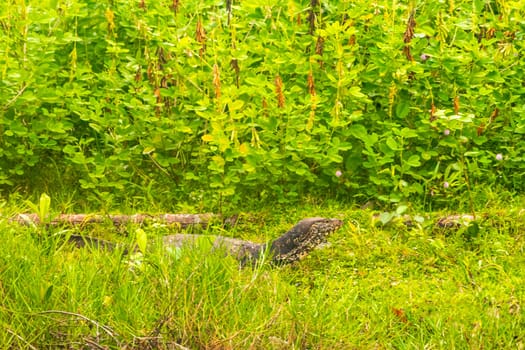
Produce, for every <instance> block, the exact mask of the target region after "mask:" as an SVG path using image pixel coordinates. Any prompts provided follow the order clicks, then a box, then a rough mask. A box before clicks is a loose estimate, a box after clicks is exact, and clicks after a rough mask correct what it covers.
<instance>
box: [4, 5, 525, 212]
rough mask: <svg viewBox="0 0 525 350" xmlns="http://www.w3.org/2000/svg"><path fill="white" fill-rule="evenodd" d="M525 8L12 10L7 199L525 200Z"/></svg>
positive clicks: (8, 14)
mask: <svg viewBox="0 0 525 350" xmlns="http://www.w3.org/2000/svg"><path fill="white" fill-rule="evenodd" d="M524 15H525V11H524V9H523V6H521V8H520V7H519V6H516V2H507V1H490V0H489V1H473V2H472V1H461V0H459V1H441V2H423V3H421V5H419V6H417V7H413V6H411V5H406V4H401V3H397V2H395V1H394V2H390V1H389V2H386V1H385V2H383V1H379V2H374V3H370V2H369V1H364V0H360V1H352V2H319V1H317V0H311V1H310V2H309V3H307V2H304V1H303V2H299V1H288V2H286V3H282V4H276V5H271V4H270V3H269V2H267V1H259V0H257V1H241V2H234V1H231V0H227V1H225V2H223V1H214V2H212V1H195V0H191V1H177V0H174V1H166V0H160V1H147V0H137V1H121V0H106V1H98V0H97V1H95V0H83V1H79V0H71V1H59V0H42V1H40V2H38V3H37V2H32V3H31V4H28V2H25V1H23V0H10V1H6V2H4V3H2V4H0V26H1V40H0V67H1V73H0V74H2V80H1V83H0V108H1V112H0V113H2V118H1V119H0V129H1V133H0V184H1V185H2V186H3V188H4V189H7V190H11V189H12V188H14V187H15V186H17V187H19V186H25V188H27V189H29V190H35V189H37V190H38V189H39V188H40V187H41V186H50V184H55V185H56V184H58V185H59V186H65V187H71V186H74V185H75V184H77V183H78V184H80V186H81V188H82V189H83V193H87V194H89V195H92V196H96V197H99V198H100V197H109V198H111V197H113V196H117V195H116V193H119V192H120V193H122V194H123V195H136V194H141V193H143V192H144V191H147V192H148V193H149V194H152V195H153V196H161V195H164V193H166V191H169V193H170V194H171V196H174V197H180V198H185V199H192V200H199V199H200V198H202V196H205V197H206V198H215V199H219V198H221V199H224V200H228V201H231V202H233V203H235V202H238V201H240V200H242V199H243V198H246V197H247V196H250V197H260V198H262V199H265V198H268V199H269V198H272V199H273V198H277V199H279V200H281V201H286V200H293V199H294V198H296V197H297V196H303V195H305V194H308V193H310V194H319V193H325V194H330V195H338V196H341V197H343V196H344V197H348V198H350V197H355V198H357V199H362V200H365V199H368V198H378V199H379V200H382V201H385V202H397V201H400V200H405V199H407V198H416V197H419V198H423V197H427V196H428V197H429V198H430V197H432V196H433V198H443V196H446V195H447V194H454V193H461V192H464V191H465V190H466V189H467V187H468V186H471V187H474V186H476V185H478V186H479V185H481V186H487V185H494V184H501V185H503V186H507V187H508V188H510V189H522V188H523V185H524V183H525V179H524V173H525V162H524V161H523V160H524V159H523V154H524V151H525V139H524V138H523V134H524V133H525V118H524V117H523V114H524V113H525V103H524V102H523V95H524V92H525V87H524V84H523V81H524V78H525V72H524V65H525V61H524V60H523V39H524V38H523V36H524V32H523V30H524V24H525V22H524V21H523V18H525V16H524Z"/></svg>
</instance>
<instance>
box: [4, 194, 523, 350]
mask: <svg viewBox="0 0 525 350" xmlns="http://www.w3.org/2000/svg"><path fill="white" fill-rule="evenodd" d="M4 210H6V211H5V212H9V211H10V210H9V209H6V208H4ZM5 212H4V213H5ZM312 212H315V215H324V216H336V215H337V216H339V217H342V218H343V219H344V220H345V222H346V225H345V226H344V227H343V228H342V229H341V230H339V231H338V232H337V233H336V234H335V235H334V236H333V237H331V239H330V242H331V246H329V247H325V248H324V249H321V250H317V251H315V252H314V253H313V254H311V255H310V256H308V257H307V258H306V259H305V260H303V261H301V262H300V263H298V264H296V265H293V266H288V267H282V268H272V267H270V266H268V265H267V264H264V263H263V264H260V265H258V266H257V267H255V268H253V269H252V268H245V269H241V268H240V267H239V264H238V262H237V261H236V260H234V259H233V258H229V257H225V256H224V255H223V253H221V252H212V251H210V250H209V249H208V248H207V247H205V246H204V245H203V246H198V247H196V248H194V249H183V250H173V251H169V252H167V251H166V250H164V249H163V248H162V247H160V246H159V245H157V244H155V243H154V242H155V241H157V239H158V238H159V237H160V235H162V234H165V233H166V232H167V231H168V229H167V228H158V227H153V226H150V227H147V226H146V227H144V228H143V229H144V230H145V231H146V232H147V234H148V235H149V240H150V242H152V243H151V244H150V250H149V251H148V252H147V253H146V254H145V255H136V254H135V255H130V256H128V255H124V254H123V251H122V250H116V251H114V252H108V251H99V250H94V249H75V248H72V247H71V246H69V245H68V244H65V243H64V237H66V236H67V234H69V233H70V230H73V229H71V228H64V227H62V228H60V227H57V228H54V227H48V228H42V227H40V228H36V227H21V226H19V225H17V224H12V223H9V222H8V221H7V219H6V215H4V217H3V219H1V220H0V239H1V241H2V244H1V245H0V300H1V304H0V305H1V306H0V328H1V329H2V330H3V331H2V332H0V344H1V345H2V347H3V348H37V349H40V348H60V347H66V348H110V349H120V348H127V349H148V348H150V349H154V348H155V349H156V348H161V349H162V348H164V349H183V348H189V349H250V348H251V349H357V348H359V349H371V348H379V349H381V348H406V349H422V348H427V349H451V348H458V349H459V348H471V349H479V348H484V349H516V348H518V349H519V348H523V346H524V345H525V331H524V329H525V318H524V311H523V305H524V301H525V277H524V272H523V266H525V264H524V262H525V260H524V253H525V252H524V250H525V238H524V236H523V233H522V231H521V227H522V226H523V224H524V221H525V219H524V218H523V217H522V216H521V215H518V209H514V208H509V207H507V208H506V209H499V208H497V207H491V208H487V209H486V210H485V213H484V215H480V218H479V219H478V221H477V228H478V230H477V231H472V229H471V228H468V227H463V228H460V229H459V230H443V229H438V228H436V227H434V226H433V225H432V224H430V222H431V220H430V219H429V220H427V221H426V222H424V223H423V224H418V225H416V226H413V227H407V226H405V225H402V224H400V223H396V222H391V223H390V225H389V226H378V225H377V223H375V222H374V221H373V220H372V219H371V215H372V212H370V211H362V210H352V209H347V208H343V207H338V206H337V205H334V204H330V205H325V206H323V207H314V206H309V207H305V208H302V209H298V210H295V211H292V210H290V211H289V212H281V215H280V216H277V217H274V218H273V221H271V220H269V222H270V223H269V224H268V225H267V226H262V225H261V223H260V222H259V221H255V222H251V223H250V222H249V220H244V221H243V222H241V223H240V226H238V227H236V228H235V229H233V230H232V231H224V230H221V229H220V228H210V229H209V230H207V231H205V232H203V233H221V234H229V235H234V236H240V237H253V236H258V238H259V239H260V240H263V239H265V237H267V238H270V237H275V236H278V235H280V234H281V233H282V232H283V230H285V229H286V228H287V227H288V225H290V224H292V223H293V222H289V221H290V220H295V219H296V218H300V217H304V216H309V215H311V214H312ZM128 229H129V230H132V229H133V227H129V228H128ZM85 230H86V231H87V233H89V234H92V235H99V234H105V232H106V231H110V230H113V231H114V229H113V228H112V227H105V226H98V227H94V228H89V229H88V228H86V229H85ZM106 233H107V232H106ZM254 233H255V234H254ZM112 235H113V236H115V233H112ZM118 239H120V240H121V241H122V242H127V243H131V239H132V238H131V237H126V236H118Z"/></svg>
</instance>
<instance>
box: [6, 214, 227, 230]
mask: <svg viewBox="0 0 525 350" xmlns="http://www.w3.org/2000/svg"><path fill="white" fill-rule="evenodd" d="M221 220H222V222H223V223H224V224H228V225H234V224H235V223H236V221H237V216H232V217H229V218H226V219H223V218H222V216H221V215H217V214H211V213H205V214H158V215H149V214H134V215H123V214H119V215H112V214H108V215H101V214H60V215H57V216H56V217H53V218H52V219H51V220H49V221H43V222H42V220H41V219H40V217H39V216H38V215H37V214H29V213H28V214H17V215H15V216H14V217H12V218H11V219H10V220H9V221H10V222H16V223H18V224H21V225H32V224H35V225H40V224H46V225H85V224H95V223H105V222H112V223H113V224H114V225H124V224H128V223H134V224H140V223H144V222H159V223H163V224H167V225H178V226H180V227H183V228H184V227H188V226H194V225H197V226H207V225H208V224H209V223H211V222H217V221H221Z"/></svg>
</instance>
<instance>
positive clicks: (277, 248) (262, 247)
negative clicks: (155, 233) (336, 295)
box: [164, 218, 343, 265]
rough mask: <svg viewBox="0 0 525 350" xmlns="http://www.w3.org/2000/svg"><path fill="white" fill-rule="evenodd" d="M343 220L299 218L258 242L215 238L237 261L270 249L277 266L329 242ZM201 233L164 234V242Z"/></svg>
mask: <svg viewBox="0 0 525 350" xmlns="http://www.w3.org/2000/svg"><path fill="white" fill-rule="evenodd" d="M342 224H343V222H342V221H341V220H338V219H325V218H308V219H304V220H301V221H299V223H297V224H296V225H295V226H294V227H292V228H291V229H290V230H289V231H288V232H286V233H285V234H283V235H282V236H281V237H279V238H277V239H276V240H274V241H272V242H269V243H263V244H257V243H253V242H250V241H243V240H240V239H235V238H228V237H222V236H216V237H213V238H212V239H214V240H213V247H214V248H217V249H225V250H226V252H227V253H228V254H230V255H232V256H234V257H235V258H237V259H238V260H240V261H241V263H242V264H243V265H245V264H247V263H248V262H251V263H252V264H253V263H255V262H256V261H257V260H258V259H259V257H260V256H261V255H262V254H263V253H264V252H265V251H266V250H267V249H269V256H270V257H271V261H272V263H274V264H277V265H283V264H290V263H293V262H295V261H297V260H299V259H301V258H302V257H304V256H305V255H307V254H308V253H309V252H310V251H312V249H314V248H315V247H317V246H318V245H319V244H321V243H324V242H326V238H327V237H328V236H329V235H330V234H331V233H332V232H334V231H335V230H337V229H338V228H339V227H341V225H342ZM199 237H202V236H199V235H192V234H176V235H169V236H166V237H164V244H165V245H166V246H172V247H182V246H184V245H185V244H188V243H189V244H192V243H194V242H195V241H196V240H197V239H199Z"/></svg>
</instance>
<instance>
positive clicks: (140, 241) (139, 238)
mask: <svg viewBox="0 0 525 350" xmlns="http://www.w3.org/2000/svg"><path fill="white" fill-rule="evenodd" d="M135 241H136V243H137V246H138V247H139V250H140V251H141V252H142V254H145V253H146V247H147V245H148V236H147V234H146V232H145V231H144V230H143V229H141V228H138V229H137V230H136V231H135Z"/></svg>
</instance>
